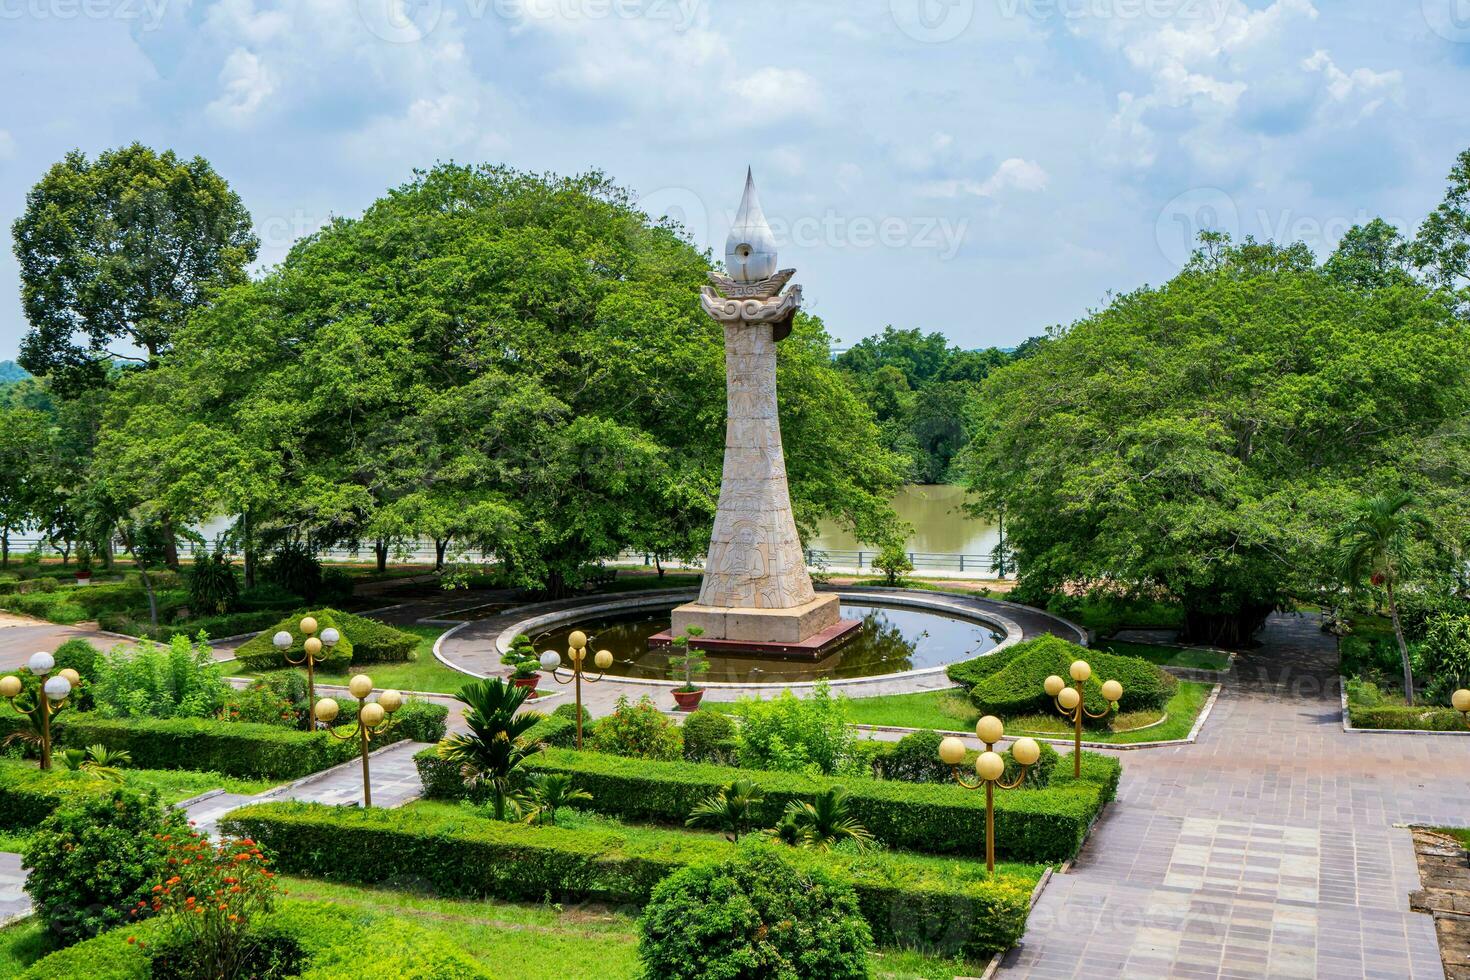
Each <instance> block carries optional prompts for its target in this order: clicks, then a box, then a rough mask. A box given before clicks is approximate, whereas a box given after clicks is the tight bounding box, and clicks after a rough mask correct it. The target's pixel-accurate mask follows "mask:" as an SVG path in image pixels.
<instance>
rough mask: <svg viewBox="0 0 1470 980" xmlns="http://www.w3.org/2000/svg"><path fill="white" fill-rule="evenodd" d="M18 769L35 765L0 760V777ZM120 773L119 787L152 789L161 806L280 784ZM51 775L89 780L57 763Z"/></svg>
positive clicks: (187, 773) (184, 773)
mask: <svg viewBox="0 0 1470 980" xmlns="http://www.w3.org/2000/svg"><path fill="white" fill-rule="evenodd" d="M21 769H25V770H29V771H31V772H35V771H37V766H36V763H34V762H30V761H22V760H20V759H0V778H3V777H4V776H5V774H6V773H8V772H16V771H18V770H21ZM121 772H122V777H123V782H122V784H123V786H124V787H125V788H127V789H131V790H136V791H138V792H143V791H146V790H150V789H156V790H158V796H159V799H161V800H162V801H163V802H165V803H178V802H179V801H181V800H187V799H188V798H189V797H191V796H198V795H199V794H200V793H203V792H205V791H206V790H211V789H222V790H224V791H225V792H227V793H241V794H245V795H251V796H253V795H254V794H256V793H264V792H265V791H266V790H268V789H270V788H271V787H272V786H277V785H279V784H280V781H279V780H275V781H273V780H268V779H236V778H234V777H233V776H221V775H220V774H219V773H217V772H194V771H192V770H188V769H123V770H121ZM52 776H53V778H55V779H58V780H80V781H91V780H92V779H93V777H91V776H88V775H86V774H85V773H74V772H71V771H69V770H66V769H63V768H62V767H61V764H60V763H59V762H58V763H57V764H56V768H54V769H53V770H52Z"/></svg>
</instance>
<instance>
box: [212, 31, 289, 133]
mask: <svg viewBox="0 0 1470 980" xmlns="http://www.w3.org/2000/svg"><path fill="white" fill-rule="evenodd" d="M219 81H220V87H221V88H223V89H224V92H223V93H222V94H221V95H220V97H219V98H217V99H215V100H214V101H213V102H211V103H210V104H209V111H210V112H211V113H213V114H214V115H215V116H216V117H218V118H221V119H223V120H224V121H226V122H241V121H243V120H246V119H248V118H249V117H251V116H253V115H254V114H255V112H256V110H257V109H259V108H260V107H261V105H262V104H263V103H264V102H265V101H266V99H268V98H270V96H271V93H272V92H274V91H275V88H276V86H275V81H274V80H273V79H272V78H271V73H270V70H269V69H267V68H266V66H265V64H264V63H263V62H262V61H261V60H260V58H259V57H258V56H257V55H255V54H254V53H253V52H250V51H247V50H245V49H244V48H236V49H235V50H234V51H231V52H230V55H229V57H228V58H226V59H225V63H224V66H223V67H222V68H220V72H219Z"/></svg>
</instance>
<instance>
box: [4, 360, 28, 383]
mask: <svg viewBox="0 0 1470 980" xmlns="http://www.w3.org/2000/svg"><path fill="white" fill-rule="evenodd" d="M30 376H31V372H29V371H27V370H26V369H25V368H23V367H21V366H20V365H19V364H17V363H15V362H14V361H0V385H8V384H14V383H15V382H17V381H24V380H25V379H26V378H29V377H30Z"/></svg>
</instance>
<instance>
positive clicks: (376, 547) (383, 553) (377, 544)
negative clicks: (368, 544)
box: [373, 538, 388, 574]
mask: <svg viewBox="0 0 1470 980" xmlns="http://www.w3.org/2000/svg"><path fill="white" fill-rule="evenodd" d="M373 552H374V553H375V554H376V555H377V557H378V572H379V574H381V573H383V572H386V571H387V570H388V542H387V541H385V540H384V539H382V538H379V539H378V540H377V541H374V542H373Z"/></svg>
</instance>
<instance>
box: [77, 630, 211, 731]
mask: <svg viewBox="0 0 1470 980" xmlns="http://www.w3.org/2000/svg"><path fill="white" fill-rule="evenodd" d="M227 693H228V685H226V684H225V683H224V681H223V679H222V672H221V669H220V665H219V664H218V663H216V662H215V660H214V655H213V653H212V652H211V650H210V648H209V644H208V643H207V642H205V638H204V636H203V635H200V636H199V637H198V640H197V643H191V642H190V641H189V638H188V637H186V636H176V637H174V638H173V639H172V640H170V641H169V645H168V646H167V647H163V646H159V645H158V644H155V643H149V642H147V641H144V642H142V643H139V644H137V645H136V646H117V647H114V648H113V649H112V650H111V651H110V652H108V653H107V654H105V655H104V656H103V657H102V659H101V661H100V662H99V664H98V667H97V683H96V684H95V685H94V686H93V688H92V698H93V700H94V701H95V702H96V705H97V710H98V711H100V712H101V713H102V714H103V716H104V717H108V718H211V717H214V716H215V715H217V714H219V711H220V708H221V707H223V706H224V703H225V695H226V694H227Z"/></svg>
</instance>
